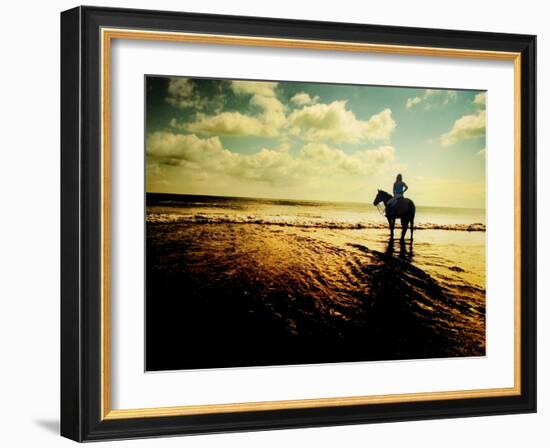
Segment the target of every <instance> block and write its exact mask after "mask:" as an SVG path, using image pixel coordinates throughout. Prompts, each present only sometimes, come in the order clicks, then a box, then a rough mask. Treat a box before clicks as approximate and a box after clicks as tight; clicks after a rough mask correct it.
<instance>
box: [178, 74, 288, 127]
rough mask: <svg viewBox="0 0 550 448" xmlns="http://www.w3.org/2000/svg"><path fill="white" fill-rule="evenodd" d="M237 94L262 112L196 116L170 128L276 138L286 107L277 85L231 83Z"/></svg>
mask: <svg viewBox="0 0 550 448" xmlns="http://www.w3.org/2000/svg"><path fill="white" fill-rule="evenodd" d="M230 86H231V89H232V90H233V92H234V93H235V94H237V95H251V98H250V105H251V106H254V107H257V108H259V109H260V110H261V112H260V113H259V114H256V115H250V114H244V113H241V112H237V111H233V112H222V113H218V114H214V115H206V114H203V113H198V114H197V115H196V118H195V121H193V122H191V123H178V122H177V121H176V120H172V122H171V126H173V127H176V128H180V129H185V130H187V131H189V132H193V133H208V134H217V135H240V136H260V137H276V136H278V135H279V130H280V129H281V128H282V127H283V126H284V125H285V120H286V117H285V110H286V106H285V105H284V104H282V103H281V102H280V101H279V100H278V99H277V97H276V92H275V89H276V88H277V83H276V82H260V81H231V84H230Z"/></svg>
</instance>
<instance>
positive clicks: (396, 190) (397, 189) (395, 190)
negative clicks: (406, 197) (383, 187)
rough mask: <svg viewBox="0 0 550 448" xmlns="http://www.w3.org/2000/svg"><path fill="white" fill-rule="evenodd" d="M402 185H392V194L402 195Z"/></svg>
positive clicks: (398, 183)
mask: <svg viewBox="0 0 550 448" xmlns="http://www.w3.org/2000/svg"><path fill="white" fill-rule="evenodd" d="M403 188H404V184H403V182H396V183H394V184H393V194H403Z"/></svg>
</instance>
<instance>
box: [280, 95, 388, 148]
mask: <svg viewBox="0 0 550 448" xmlns="http://www.w3.org/2000/svg"><path fill="white" fill-rule="evenodd" d="M288 126H289V130H290V133H291V134H292V135H296V136H299V137H301V138H303V139H305V140H310V141H332V142H334V143H358V142H360V141H362V140H388V139H389V138H390V136H391V134H392V132H393V131H394V129H395V127H396V123H395V121H394V120H393V118H392V112H391V109H384V110H383V111H382V112H380V113H378V114H376V115H373V116H372V117H370V118H369V119H368V120H366V121H363V120H358V119H357V117H356V116H355V114H354V113H353V112H352V111H350V110H347V109H346V101H333V102H332V103H330V104H323V103H320V104H314V105H311V106H306V107H303V108H302V109H298V110H295V111H293V112H292V113H290V115H289V116H288Z"/></svg>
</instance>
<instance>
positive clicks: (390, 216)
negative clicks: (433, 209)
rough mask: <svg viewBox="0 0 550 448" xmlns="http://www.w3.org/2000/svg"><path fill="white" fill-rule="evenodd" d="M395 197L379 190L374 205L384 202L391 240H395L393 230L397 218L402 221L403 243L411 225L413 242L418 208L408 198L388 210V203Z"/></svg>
mask: <svg viewBox="0 0 550 448" xmlns="http://www.w3.org/2000/svg"><path fill="white" fill-rule="evenodd" d="M392 197H393V196H392V195H391V194H389V193H387V192H385V191H383V190H378V194H377V195H376V197H375V198H374V202H373V204H374V205H375V206H377V205H378V204H379V203H380V202H383V203H384V205H385V207H386V218H387V220H388V224H389V225H390V232H391V236H390V239H392V240H393V229H394V227H395V220H396V219H397V218H399V219H401V241H403V240H404V239H405V233H407V227H408V226H409V224H410V225H411V241H412V240H413V233H414V214H415V212H416V207H415V205H414V202H413V201H411V200H410V199H408V198H400V199H398V200H397V201H396V203H395V204H394V205H393V206H392V207H390V208H391V210H390V209H388V201H389V200H390V199H391V198H392Z"/></svg>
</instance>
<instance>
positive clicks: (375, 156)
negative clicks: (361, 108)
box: [146, 131, 395, 186]
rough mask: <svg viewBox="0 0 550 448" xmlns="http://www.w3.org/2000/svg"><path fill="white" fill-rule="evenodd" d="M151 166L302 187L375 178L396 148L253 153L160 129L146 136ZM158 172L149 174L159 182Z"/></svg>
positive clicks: (311, 147)
mask: <svg viewBox="0 0 550 448" xmlns="http://www.w3.org/2000/svg"><path fill="white" fill-rule="evenodd" d="M146 151H147V162H148V166H149V165H150V166H151V167H153V166H155V165H157V166H166V167H172V168H173V169H180V170H182V172H181V176H187V175H188V174H189V173H202V174H203V175H204V176H203V177H204V178H209V175H210V174H215V175H218V176H220V175H224V176H230V177H232V178H236V179H239V180H241V181H243V180H244V181H255V182H264V183H268V184H271V185H279V186H289V185H300V184H305V183H308V182H311V181H312V180H315V181H316V182H318V183H322V182H325V181H327V180H330V179H331V178H334V176H338V175H342V174H344V175H347V176H350V175H352V176H353V175H356V176H365V175H369V174H373V173H375V172H377V170H379V168H380V167H382V166H384V165H385V164H386V163H387V162H391V161H393V160H394V159H395V149H394V148H393V147H392V146H381V147H378V148H373V149H362V150H359V151H356V152H354V153H352V154H348V153H346V152H345V151H343V150H342V149H339V148H335V147H332V146H329V145H327V144H324V143H316V142H311V143H307V144H306V145H305V146H303V147H302V148H301V149H300V150H299V151H297V153H295V154H292V153H291V152H289V151H288V147H287V146H286V145H285V144H282V145H280V146H278V147H276V148H260V149H259V150H258V151H256V152H254V153H252V154H241V153H236V152H232V151H230V150H229V149H227V148H225V147H224V146H223V144H222V142H221V140H220V139H219V138H218V137H208V138H200V137H198V136H196V135H194V134H188V135H183V134H174V133H171V132H165V131H158V132H154V133H152V134H149V135H148V136H147V141H146ZM159 171H160V170H159V169H158V168H155V169H151V170H149V171H148V175H150V176H151V177H152V180H154V178H155V176H156V175H158V174H159Z"/></svg>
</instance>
